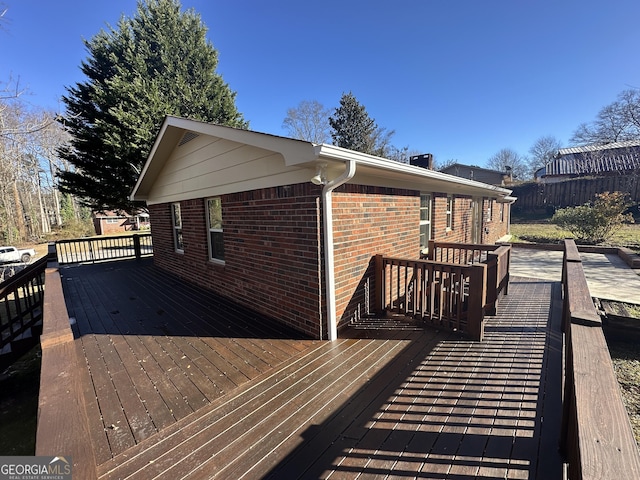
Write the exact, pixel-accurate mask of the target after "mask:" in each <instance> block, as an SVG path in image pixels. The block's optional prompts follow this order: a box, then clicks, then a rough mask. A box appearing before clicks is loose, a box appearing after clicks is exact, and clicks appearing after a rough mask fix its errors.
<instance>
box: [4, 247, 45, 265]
mask: <svg viewBox="0 0 640 480" xmlns="http://www.w3.org/2000/svg"><path fill="white" fill-rule="evenodd" d="M35 256H36V251H35V250H34V249H33V248H25V249H22V250H19V249H17V248H16V247H0V263H18V262H22V263H29V262H30V261H31V259H32V258H33V257H35Z"/></svg>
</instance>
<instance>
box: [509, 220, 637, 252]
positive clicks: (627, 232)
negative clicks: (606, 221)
mask: <svg viewBox="0 0 640 480" xmlns="http://www.w3.org/2000/svg"><path fill="white" fill-rule="evenodd" d="M511 235H512V236H513V237H512V239H511V241H512V242H514V243H560V242H562V240H564V239H565V238H572V237H573V235H572V234H571V232H569V231H567V230H562V229H560V228H558V227H557V226H556V225H554V224H552V223H550V222H549V221H548V219H536V220H531V219H523V220H521V221H520V222H519V219H517V218H514V219H513V221H512V223H511ZM605 245H607V246H612V247H628V248H630V249H632V250H634V251H635V252H637V253H640V225H639V224H632V225H625V226H623V227H622V228H621V229H620V230H618V231H617V232H616V233H615V234H614V235H613V237H612V238H611V239H610V240H609V241H608V242H606V244H605Z"/></svg>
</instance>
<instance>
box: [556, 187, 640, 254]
mask: <svg viewBox="0 0 640 480" xmlns="http://www.w3.org/2000/svg"><path fill="white" fill-rule="evenodd" d="M631 205H633V204H632V203H631V202H629V200H628V199H627V194H625V193H622V192H613V193H609V192H605V193H599V194H597V195H596V199H595V201H593V202H591V203H585V204H584V205H580V206H577V207H567V208H561V209H559V210H557V211H556V213H555V214H554V215H553V217H552V218H551V223H553V224H555V225H557V226H558V227H559V228H561V229H563V230H568V231H569V232H571V233H572V234H573V235H574V236H575V237H576V240H578V241H579V242H581V243H590V244H596V243H602V242H605V241H607V240H608V239H610V238H611V236H612V235H613V234H614V233H615V232H616V231H617V230H619V229H620V227H622V225H623V224H625V223H633V216H632V215H631V214H630V213H625V212H626V211H627V210H628V208H629V207H630V206H631Z"/></svg>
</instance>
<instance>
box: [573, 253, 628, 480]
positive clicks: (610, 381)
mask: <svg viewBox="0 0 640 480" xmlns="http://www.w3.org/2000/svg"><path fill="white" fill-rule="evenodd" d="M562 285H563V308H562V312H563V328H564V332H565V382H564V399H563V416H562V439H561V447H562V450H563V451H564V454H565V455H566V458H567V462H568V465H569V478H570V479H572V480H606V479H610V480H621V479H623V478H640V454H639V453H638V447H637V445H636V441H635V439H634V436H633V431H632V429H631V425H630V422H629V416H628V414H627V412H626V410H625V407H624V404H623V403H622V395H621V393H620V386H619V384H618V382H617V380H616V376H615V373H614V370H613V365H612V362H611V356H610V355H609V350H608V348H607V343H606V340H605V337H604V333H603V331H602V323H601V320H600V317H599V316H598V313H597V312H596V310H595V307H594V304H593V300H592V298H591V294H590V293H589V287H588V285H587V281H586V278H585V275H584V270H583V268H582V262H581V259H580V253H579V252H578V249H577V247H576V244H575V242H574V241H573V240H566V241H565V252H564V259H563V265H562Z"/></svg>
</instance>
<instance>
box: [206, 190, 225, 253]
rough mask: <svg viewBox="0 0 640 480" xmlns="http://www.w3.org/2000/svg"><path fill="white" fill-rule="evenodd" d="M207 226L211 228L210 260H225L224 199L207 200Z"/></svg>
mask: <svg viewBox="0 0 640 480" xmlns="http://www.w3.org/2000/svg"><path fill="white" fill-rule="evenodd" d="M207 228H208V229H209V260H212V261H215V262H224V236H223V231H222V200H221V198H220V197H214V198H209V199H208V200H207Z"/></svg>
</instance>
